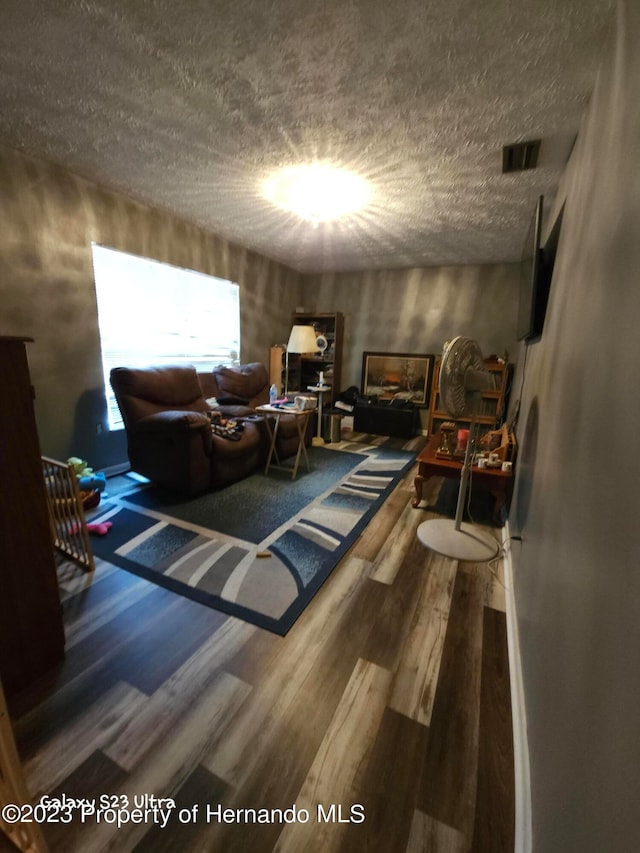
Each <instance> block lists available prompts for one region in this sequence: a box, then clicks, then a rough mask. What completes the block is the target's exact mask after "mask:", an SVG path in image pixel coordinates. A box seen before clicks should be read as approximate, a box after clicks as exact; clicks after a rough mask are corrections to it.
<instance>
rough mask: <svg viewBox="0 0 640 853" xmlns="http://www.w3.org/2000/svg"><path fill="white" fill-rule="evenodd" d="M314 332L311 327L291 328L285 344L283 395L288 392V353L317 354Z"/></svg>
mask: <svg viewBox="0 0 640 853" xmlns="http://www.w3.org/2000/svg"><path fill="white" fill-rule="evenodd" d="M317 349H318V347H317V345H316V332H315V329H314V328H313V326H293V327H292V329H291V334H290V335H289V343H288V344H287V358H286V365H285V385H284V395H285V397H286V396H287V393H288V391H289V353H290V352H293V353H303V352H317Z"/></svg>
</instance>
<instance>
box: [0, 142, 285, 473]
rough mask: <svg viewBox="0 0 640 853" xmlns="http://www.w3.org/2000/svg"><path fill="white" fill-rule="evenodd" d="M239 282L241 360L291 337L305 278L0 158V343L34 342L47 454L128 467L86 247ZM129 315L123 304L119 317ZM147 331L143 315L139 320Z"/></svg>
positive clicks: (4, 153) (55, 175)
mask: <svg viewBox="0 0 640 853" xmlns="http://www.w3.org/2000/svg"><path fill="white" fill-rule="evenodd" d="M92 241H95V242H97V243H101V244H104V245H107V246H111V247H113V248H116V249H121V250H123V251H126V252H131V253H133V254H138V255H143V256H145V257H150V258H156V259H157V260H160V261H165V262H166V263H170V264H174V265H176V266H181V267H186V268H189V269H195V270H200V271H202V272H205V273H210V274H213V275H218V276H220V277H222V278H228V279H231V280H233V281H237V282H238V283H239V284H240V286H241V347H242V351H241V358H242V360H243V361H254V360H256V361H258V360H259V361H266V360H267V359H268V350H269V346H270V345H271V344H272V343H273V341H274V340H281V339H283V338H285V336H286V334H287V332H288V328H289V317H290V312H291V310H292V308H293V307H294V306H295V305H296V304H297V303H298V301H299V295H298V294H299V275H298V273H295V272H293V271H291V270H289V269H287V268H286V267H283V266H280V265H279V264H276V263H274V262H272V261H269V260H267V259H266V258H263V257H261V256H260V255H257V254H255V253H253V252H249V251H246V250H243V249H240V248H238V247H236V246H233V245H231V244H229V243H228V242H226V241H224V240H221V239H219V238H217V237H215V236H213V235H211V234H208V233H206V232H205V231H203V230H202V229H200V228H197V227H196V226H193V225H190V224H188V223H186V222H184V221H181V220H179V219H176V218H175V217H172V216H170V215H168V214H164V213H161V212H158V211H155V210H152V209H150V208H147V207H144V206H142V205H139V204H136V203H135V202H133V201H131V200H129V199H127V198H125V197H124V196H122V195H117V194H114V193H111V192H107V191H105V190H102V189H100V188H98V187H96V186H95V185H93V184H91V183H88V182H87V181H84V180H82V179H80V178H77V177H75V176H73V175H71V174H70V173H68V172H65V171H63V170H61V169H58V168H56V167H53V166H51V165H49V164H47V163H44V162H42V161H38V160H33V159H31V158H27V157H25V156H23V155H22V154H20V153H18V152H15V151H12V150H9V149H6V148H0V334H9V335H28V336H30V337H32V338H34V339H35V343H33V344H31V345H30V346H29V357H30V365H31V372H32V378H33V382H34V385H35V388H36V394H37V397H36V417H37V421H38V430H39V433H40V441H41V445H42V451H43V453H45V454H48V455H51V456H54V457H57V458H63V459H66V458H67V456H69V455H71V454H72V453H73V454H76V455H80V456H83V457H85V458H87V459H89V460H90V462H91V464H92V465H93V466H94V467H105V466H108V465H111V464H116V463H119V462H122V461H123V459H126V449H125V445H124V436H123V433H121V432H117V433H111V434H110V433H108V432H103V433H102V434H101V435H97V434H96V424H98V423H104V422H105V419H106V412H105V405H104V395H103V391H102V368H101V362H100V343H99V336H98V321H97V307H96V296H95V289H94V284H93V269H92V261H91V242H92ZM126 310H127V306H126V305H123V311H126ZM140 323H141V324H142V323H144V316H141V317H140Z"/></svg>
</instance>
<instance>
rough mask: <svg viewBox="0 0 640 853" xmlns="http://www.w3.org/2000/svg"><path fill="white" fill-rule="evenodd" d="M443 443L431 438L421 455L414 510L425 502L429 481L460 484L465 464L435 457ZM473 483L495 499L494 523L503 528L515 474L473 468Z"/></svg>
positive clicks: (499, 469) (419, 457) (413, 504)
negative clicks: (447, 480)
mask: <svg viewBox="0 0 640 853" xmlns="http://www.w3.org/2000/svg"><path fill="white" fill-rule="evenodd" d="M439 443H440V436H439V435H438V434H437V433H436V435H434V436H432V437H431V439H430V441H429V443H428V444H427V446H426V447H425V448H424V450H423V451H422V452H421V453H420V454H419V456H418V459H417V462H418V473H417V474H416V477H415V479H414V481H413V483H414V486H415V489H416V496H415V498H414V499H413V500H412V501H411V506H412V507H414V509H415V508H416V507H417V506H419V505H420V501H421V500H422V486H423V484H424V483H426V482H427V480H428V479H429V478H430V477H447V478H448V479H451V480H459V479H460V476H461V472H462V460H461V459H460V460H459V459H457V458H454V457H452V458H451V459H443V458H441V457H438V456H436V450H437V449H438V446H439ZM471 477H472V482H473V484H474V485H476V486H481V487H483V488H486V489H488V491H489V492H490V493H491V494H492V495H493V496H494V497H495V499H496V502H495V505H494V507H493V520H494V521H495V523H496V524H502V507H503V506H504V502H505V500H506V497H507V488H508V487H509V486H510V485H511V481H512V479H513V472H512V471H503V470H502V469H501V468H478V466H477V465H473V466H472V468H471Z"/></svg>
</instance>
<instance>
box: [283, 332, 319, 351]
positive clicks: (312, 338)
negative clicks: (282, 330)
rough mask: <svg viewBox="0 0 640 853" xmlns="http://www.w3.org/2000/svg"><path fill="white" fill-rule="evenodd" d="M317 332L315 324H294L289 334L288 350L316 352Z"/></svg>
mask: <svg viewBox="0 0 640 853" xmlns="http://www.w3.org/2000/svg"><path fill="white" fill-rule="evenodd" d="M317 349H318V345H317V344H316V332H315V329H314V328H313V326H293V327H292V329H291V334H290V335H289V343H288V344H287V352H298V353H300V352H316V351H317Z"/></svg>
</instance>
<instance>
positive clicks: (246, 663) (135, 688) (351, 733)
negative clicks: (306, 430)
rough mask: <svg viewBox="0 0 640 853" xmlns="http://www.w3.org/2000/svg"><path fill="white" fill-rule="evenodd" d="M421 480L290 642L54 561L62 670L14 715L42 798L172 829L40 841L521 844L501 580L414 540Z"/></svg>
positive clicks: (358, 846)
mask: <svg viewBox="0 0 640 853" xmlns="http://www.w3.org/2000/svg"><path fill="white" fill-rule="evenodd" d="M378 443H384V442H382V440H380V441H379V442H378ZM414 475H415V468H414V469H413V470H412V471H411V472H409V474H408V475H407V476H406V478H405V479H404V480H403V482H402V483H401V484H400V485H399V486H398V487H397V489H396V490H395V491H394V493H393V494H392V495H391V497H390V498H389V499H388V501H387V502H386V504H385V505H384V507H383V508H382V509H381V510H380V511H379V512H378V514H377V516H376V517H375V519H374V520H373V521H372V522H371V524H370V525H369V527H368V528H367V529H366V530H365V532H364V533H363V535H362V536H361V537H360V539H359V540H358V541H357V542H356V543H355V545H354V547H353V548H352V550H351V551H350V553H349V554H348V555H347V556H346V557H345V558H344V559H343V560H342V562H341V563H340V564H339V566H338V567H337V568H336V569H335V570H334V572H333V574H332V575H331V576H330V578H329V579H328V580H327V582H326V583H325V584H324V586H323V587H322V589H321V590H320V592H319V593H318V595H317V596H316V597H315V599H314V600H313V601H312V603H311V605H310V606H309V607H308V608H307V609H306V611H305V612H304V613H303V614H302V616H300V618H299V619H298V621H297V622H296V624H295V625H294V626H293V628H292V629H291V630H290V631H289V633H288V634H287V636H286V637H279V636H276V635H275V634H271V633H269V632H267V631H264V630H261V629H259V628H256V627H254V626H251V625H248V624H247V623H244V622H241V621H240V620H239V619H236V618H232V617H227V616H225V615H224V614H221V613H218V612H216V611H215V610H211V609H210V608H207V607H204V606H202V605H199V604H197V603H195V602H191V601H189V600H187V599H185V598H182V597H180V596H178V595H176V594H174V593H171V592H168V591H166V590H163V589H161V588H159V587H157V586H154V585H152V584H150V583H148V582H146V581H144V580H142V579H140V578H137V577H135V576H134V575H131V574H129V573H127V572H125V571H122V570H120V569H118V568H115V567H113V566H111V565H109V564H107V563H105V562H100V561H99V562H98V566H97V568H96V572H95V576H93V577H87V576H86V575H83V574H82V573H81V572H80V571H79V570H78V569H76V568H74V567H72V566H70V565H69V564H66V565H63V566H61V570H60V577H61V589H62V593H63V596H64V609H65V620H66V632H67V656H66V661H65V663H64V665H63V667H62V669H61V671H60V672H59V673H58V675H57V678H56V679H55V682H54V683H53V684H52V685H50V687H49V691H48V695H46V696H45V698H44V699H42V700H41V701H39V702H38V704H36V705H35V706H34V707H31V708H30V709H28V710H24V709H27V708H28V706H29V704H30V703H32V702H33V697H29V696H25V697H23V706H22V711H21V709H20V708H19V707H16V708H14V713H15V715H16V719H15V720H14V723H15V726H14V727H15V731H16V737H17V741H18V747H19V750H20V753H21V756H22V758H23V762H24V768H25V773H26V777H27V784H28V786H29V788H30V790H31V792H32V793H33V795H34V796H36V797H39V796H40V795H42V794H49V795H50V796H57V797H61V796H62V794H63V793H64V794H65V795H66V796H67V797H76V798H85V799H93V798H97V799H98V802H97V805H98V806H100V805H101V803H100V801H99V798H100V797H101V795H108V796H107V797H106V799H103V800H102V805H103V806H117V807H119V808H122V807H123V806H126V805H127V804H128V805H129V808H133V807H134V805H137V804H138V803H139V802H140V800H139V798H140V797H141V796H142V795H144V794H147V795H149V796H151V795H156V796H158V797H171V798H173V800H174V801H175V803H176V808H175V809H174V810H173V812H172V814H171V818H170V820H169V822H168V824H167V826H166V827H164V828H161V827H160V826H159V825H154V823H153V822H152V820H153V817H154V813H153V810H152V809H151V810H150V812H149V814H148V815H147V816H146V817H147V820H146V822H142V823H134V822H133V821H128V822H126V823H125V824H124V825H123V826H122V827H120V828H118V827H117V826H116V825H114V824H113V823H111V822H109V821H111V820H113V819H114V818H115V811H113V810H111V811H110V810H109V809H108V808H104V809H103V812H102V813H101V814H99V815H98V816H96V815H89V814H85V815H84V820H83V819H81V816H80V812H79V811H77V812H75V814H74V819H73V821H72V822H71V823H70V824H63V823H47V824H46V825H45V826H44V827H43V831H44V834H45V837H46V839H47V840H48V842H49V845H50V847H51V849H52V850H53V851H57V850H65V851H76V850H77V851H82V853H91V851H102V850H115V851H130V850H136V851H153V853H156V852H157V851H225V853H227V851H258V853H262V852H263V851H264V852H265V853H266V851H271V850H278V851H293V853H300V851H316V850H317V851H322V853H330V851H358V853H360V851H376V853H395V851H405V850H408V851H418V850H423V851H433V853H439V851H446V853H462V851H512V850H513V838H514V799H513V791H514V784H513V749H512V734H511V703H510V693H509V673H508V659H507V643H506V621H505V594H504V588H503V586H502V583H501V580H500V577H501V565H500V562H499V561H498V563H497V564H496V566H487V565H473V564H468V563H467V564H464V563H460V564H458V563H456V562H455V561H452V560H449V559H446V558H443V557H439V556H437V555H435V554H433V553H432V552H430V551H428V550H427V549H425V548H424V547H423V546H422V545H420V543H419V542H418V541H417V539H416V536H415V529H416V527H417V525H418V524H419V523H420V522H422V521H424V520H425V519H426V518H428V517H431V516H432V515H433V514H432V513H431V512H430V511H429V510H428V509H427V508H426V507H427V506H431V505H433V502H434V500H435V497H436V494H437V489H438V488H439V485H440V481H431V482H430V483H429V484H428V486H427V487H425V494H424V500H423V502H422V504H421V507H420V508H418V509H412V507H411V503H410V501H411V497H412V496H413V477H414ZM493 533H494V535H495V536H496V537H497V538H498V539H499V538H500V535H501V533H502V531H501V530H500V529H496V528H494V529H493ZM153 805H155V804H154V803H153V801H151V800H147V801H146V803H144V804H143V806H148V807H149V806H153ZM218 807H220V808H218ZM225 809H228V810H229V811H228V812H225V811H224V810H225ZM249 809H254V810H256V813H255V817H254V816H253V815H252V813H251V812H247V811H246V810H249ZM272 809H273V810H278V809H279V810H281V811H282V812H283V814H282V821H281V820H280V819H279V818H280V815H279V814H278V813H277V812H276V813H274V814H273V815H271V814H267V812H264V811H262V812H261V811H259V810H272ZM286 809H288V810H289V811H288V812H287V811H285V810H286ZM294 810H295V811H296V814H297V816H298V821H297V822H290V821H291V818H292V815H293V811H294ZM305 810H306V811H305ZM307 813H308V821H307V822H302V821H304V820H305V816H306V814H307ZM156 815H157V817H158V819H159V820H162V819H164V818H163V817H161V816H160V813H159V812H156ZM363 815H364V818H365V819H364V821H362V820H361V818H362V816H363ZM120 816H121V818H122V819H123V820H126V818H127V813H126V812H122V811H121V812H120ZM143 816H144V815H143ZM96 817H99V818H100V819H99V821H98V820H96ZM179 817H180V818H181V820H180V819H179ZM265 817H268V818H269V819H271V818H274V819H275V820H273V821H272V822H269V823H264V822H256V820H260V819H261V818H265ZM224 818H232V819H233V820H232V822H226V821H225V820H224ZM350 818H351V820H350ZM287 821H289V822H287Z"/></svg>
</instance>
